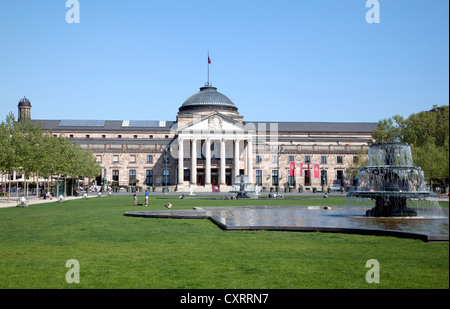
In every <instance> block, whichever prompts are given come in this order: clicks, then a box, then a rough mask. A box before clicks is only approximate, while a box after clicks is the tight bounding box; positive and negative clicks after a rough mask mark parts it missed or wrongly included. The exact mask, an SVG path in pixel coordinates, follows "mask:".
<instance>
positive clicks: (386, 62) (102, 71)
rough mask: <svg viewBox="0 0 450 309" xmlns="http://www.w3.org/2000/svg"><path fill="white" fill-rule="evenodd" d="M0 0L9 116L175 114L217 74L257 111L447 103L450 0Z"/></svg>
mask: <svg viewBox="0 0 450 309" xmlns="http://www.w3.org/2000/svg"><path fill="white" fill-rule="evenodd" d="M65 3H66V0H51V1H49V0H14V1H11V0H0V107H1V108H0V120H4V119H5V116H6V114H7V113H8V112H9V111H13V112H14V114H15V115H16V116H17V104H18V101H19V100H20V99H21V98H22V97H23V96H26V97H27V98H29V100H30V101H31V104H32V106H33V107H32V110H31V112H32V118H34V119H107V120H142V119H149V120H175V117H176V114H177V112H178V108H179V107H180V106H181V104H182V103H183V102H184V101H185V100H186V98H188V97H189V96H190V95H192V94H194V93H196V92H197V91H198V90H199V87H201V86H203V85H204V84H205V82H206V80H207V52H208V50H209V51H210V57H211V60H212V64H211V67H210V69H211V83H212V84H213V85H214V86H216V87H218V91H219V92H222V93H223V94H225V95H227V96H228V97H229V98H230V99H231V100H232V101H233V102H234V103H235V105H236V106H237V107H238V108H239V112H240V114H241V115H243V116H244V120H248V121H343V122H376V121H378V120H380V119H384V118H388V117H392V116H393V115H402V116H405V117H407V116H409V115H410V114H411V113H416V112H419V111H422V110H428V109H431V107H432V106H433V105H434V104H436V105H444V104H449V1H448V0H379V3H380V23H379V24H374V23H373V24H369V23H367V22H366V19H365V17H366V12H367V11H368V10H369V9H368V8H366V7H365V4H366V0H276V1H275V0H227V1H214V0H208V1H206V0H164V1H150V0H129V1H123V0H120V1H119V0H79V3H80V23H79V24H68V23H66V19H65V17H66V12H67V11H68V10H69V9H68V8H66V7H65Z"/></svg>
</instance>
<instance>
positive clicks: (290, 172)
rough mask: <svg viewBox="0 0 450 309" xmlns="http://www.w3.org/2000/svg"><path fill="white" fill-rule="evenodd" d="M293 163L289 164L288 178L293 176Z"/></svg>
mask: <svg viewBox="0 0 450 309" xmlns="http://www.w3.org/2000/svg"><path fill="white" fill-rule="evenodd" d="M294 170H295V162H290V164H289V176H294Z"/></svg>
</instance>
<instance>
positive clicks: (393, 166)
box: [347, 143, 435, 217]
mask: <svg viewBox="0 0 450 309" xmlns="http://www.w3.org/2000/svg"><path fill="white" fill-rule="evenodd" d="M357 178H358V188H357V189H356V190H355V191H351V192H349V193H348V194H347V196H348V197H357V198H368V199H372V200H375V207H374V208H372V209H369V210H367V212H366V216H367V217H415V216H417V211H415V210H413V209H410V208H408V207H407V200H422V201H423V200H427V199H428V198H431V197H435V194H434V193H432V192H429V191H427V189H426V185H425V178H424V173H423V170H422V169H421V168H420V167H415V166H413V162H412V155H411V147H410V146H409V145H408V144H405V143H375V144H373V145H372V146H370V148H369V165H368V166H366V167H363V168H361V169H360V170H359V171H358V176H357Z"/></svg>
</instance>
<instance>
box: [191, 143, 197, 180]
mask: <svg viewBox="0 0 450 309" xmlns="http://www.w3.org/2000/svg"><path fill="white" fill-rule="evenodd" d="M196 184H197V140H196V139H192V140H191V185H196Z"/></svg>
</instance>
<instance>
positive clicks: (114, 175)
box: [112, 170, 119, 181]
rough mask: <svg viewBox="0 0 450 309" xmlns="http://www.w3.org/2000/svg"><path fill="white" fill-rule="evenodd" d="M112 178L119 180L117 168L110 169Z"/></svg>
mask: <svg viewBox="0 0 450 309" xmlns="http://www.w3.org/2000/svg"><path fill="white" fill-rule="evenodd" d="M112 180H113V181H119V170H113V171H112Z"/></svg>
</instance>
